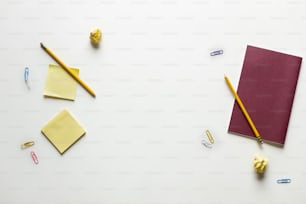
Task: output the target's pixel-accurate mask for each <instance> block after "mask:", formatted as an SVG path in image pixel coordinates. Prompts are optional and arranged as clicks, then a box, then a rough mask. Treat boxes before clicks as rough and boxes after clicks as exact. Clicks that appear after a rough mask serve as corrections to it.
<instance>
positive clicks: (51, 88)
mask: <svg viewBox="0 0 306 204" xmlns="http://www.w3.org/2000/svg"><path fill="white" fill-rule="evenodd" d="M70 70H71V71H72V72H73V73H75V74H76V75H79V69H77V68H70ZM77 84H78V83H77V82H76V81H75V80H74V79H73V78H72V77H71V76H70V75H69V74H68V73H67V72H66V71H65V70H64V69H63V68H62V67H60V66H57V65H52V64H50V65H49V69H48V74H47V79H46V84H45V90H44V96H46V97H52V98H61V99H67V100H74V99H75V96H76V90H77Z"/></svg>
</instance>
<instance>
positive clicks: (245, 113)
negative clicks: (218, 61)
mask: <svg viewBox="0 0 306 204" xmlns="http://www.w3.org/2000/svg"><path fill="white" fill-rule="evenodd" d="M224 79H225V81H226V83H227V85H228V87H229V88H230V90H231V92H232V94H233V95H234V97H235V99H236V101H237V103H238V105H239V107H240V109H241V110H242V113H243V115H244V116H245V118H246V119H247V121H248V123H249V125H250V127H251V129H252V131H253V132H254V134H255V136H256V138H257V140H258V142H260V143H261V144H262V143H263V142H262V139H261V137H260V134H259V132H258V130H257V128H256V127H255V125H254V123H253V121H252V119H251V117H250V115H249V113H248V112H247V110H246V108H245V107H244V105H243V103H242V101H241V99H240V97H239V96H238V94H237V93H236V91H235V89H234V87H233V85H232V83H231V82H230V80H229V78H228V77H227V76H224Z"/></svg>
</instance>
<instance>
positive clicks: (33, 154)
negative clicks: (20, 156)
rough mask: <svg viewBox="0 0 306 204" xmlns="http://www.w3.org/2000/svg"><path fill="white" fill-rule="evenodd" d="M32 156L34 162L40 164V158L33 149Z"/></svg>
mask: <svg viewBox="0 0 306 204" xmlns="http://www.w3.org/2000/svg"><path fill="white" fill-rule="evenodd" d="M31 157H32V159H33V161H34V163H35V164H38V158H37V155H36V154H35V152H33V151H31Z"/></svg>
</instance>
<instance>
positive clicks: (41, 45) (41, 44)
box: [40, 42, 46, 50]
mask: <svg viewBox="0 0 306 204" xmlns="http://www.w3.org/2000/svg"><path fill="white" fill-rule="evenodd" d="M40 47H42V48H43V49H44V50H45V49H46V47H45V46H44V44H43V43H42V42H40Z"/></svg>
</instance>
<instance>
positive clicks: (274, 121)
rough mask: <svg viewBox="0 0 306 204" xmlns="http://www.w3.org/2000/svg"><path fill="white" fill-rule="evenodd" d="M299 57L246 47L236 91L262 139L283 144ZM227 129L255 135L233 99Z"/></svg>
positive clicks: (298, 66) (295, 83)
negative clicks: (233, 102)
mask: <svg viewBox="0 0 306 204" xmlns="http://www.w3.org/2000/svg"><path fill="white" fill-rule="evenodd" d="M301 62H302V58H301V57H297V56H293V55H288V54H284V53H280V52H275V51H271V50H267V49H262V48H258V47H253V46H247V50H246V54H245V58H244V62H243V67H242V71H241V75H240V80H239V85H238V90H237V93H238V95H239V96H240V98H241V100H242V103H243V104H244V105H245V107H246V109H247V111H248V113H249V115H250V117H251V118H252V120H253V122H254V124H255V126H256V128H257V129H258V132H259V133H260V136H261V137H262V139H263V140H264V141H266V142H272V143H275V144H279V145H284V143H285V139H286V133H287V128H288V123H289V118H290V114H291V109H292V104H293V99H294V94H295V89H296V85H297V80H298V76H299V72H300V67H301ZM228 131H229V132H230V133H236V134H239V135H244V136H249V137H253V138H255V135H254V133H253V132H252V129H251V128H250V126H249V124H248V122H247V120H246V119H245V117H244V115H243V113H242V111H241V109H240V107H239V105H238V104H237V102H236V101H235V104H234V107H233V111H232V116H231V120H230V124H229V128H228Z"/></svg>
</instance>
